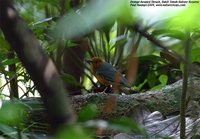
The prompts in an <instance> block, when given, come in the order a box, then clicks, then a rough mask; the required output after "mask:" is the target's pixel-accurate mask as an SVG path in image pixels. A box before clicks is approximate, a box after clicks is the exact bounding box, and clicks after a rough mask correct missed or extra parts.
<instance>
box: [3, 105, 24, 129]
mask: <svg viewBox="0 0 200 139" xmlns="http://www.w3.org/2000/svg"><path fill="white" fill-rule="evenodd" d="M24 114H25V106H24V105H22V104H16V103H12V102H5V103H3V105H2V107H1V109H0V123H3V124H7V125H13V126H14V125H15V126H16V125H18V124H19V123H20V121H21V120H23V118H25V115H24Z"/></svg>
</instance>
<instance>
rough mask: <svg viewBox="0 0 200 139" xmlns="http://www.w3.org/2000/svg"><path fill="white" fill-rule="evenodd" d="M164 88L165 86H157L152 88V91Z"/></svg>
mask: <svg viewBox="0 0 200 139" xmlns="http://www.w3.org/2000/svg"><path fill="white" fill-rule="evenodd" d="M163 87H164V85H162V84H159V85H157V86H154V87H152V88H151V91H155V90H160V89H161V88H163Z"/></svg>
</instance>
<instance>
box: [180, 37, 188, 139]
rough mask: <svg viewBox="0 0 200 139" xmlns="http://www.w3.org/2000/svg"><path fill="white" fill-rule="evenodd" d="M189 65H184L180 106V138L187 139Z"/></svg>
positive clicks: (186, 57)
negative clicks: (186, 115)
mask: <svg viewBox="0 0 200 139" xmlns="http://www.w3.org/2000/svg"><path fill="white" fill-rule="evenodd" d="M189 35H190V34H189V33H188V34H187V40H186V43H185V60H186V61H188V62H189V54H190V36H189ZM188 65H189V64H187V63H184V69H183V85H182V95H181V106H180V123H181V125H180V138H181V139H185V138H186V135H185V126H186V124H185V111H186V100H187V85H188V68H189V67H188Z"/></svg>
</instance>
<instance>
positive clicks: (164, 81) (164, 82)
mask: <svg viewBox="0 0 200 139" xmlns="http://www.w3.org/2000/svg"><path fill="white" fill-rule="evenodd" d="M159 81H160V82H161V84H162V85H166V84H167V81H168V77H167V75H164V74H162V75H160V77H159Z"/></svg>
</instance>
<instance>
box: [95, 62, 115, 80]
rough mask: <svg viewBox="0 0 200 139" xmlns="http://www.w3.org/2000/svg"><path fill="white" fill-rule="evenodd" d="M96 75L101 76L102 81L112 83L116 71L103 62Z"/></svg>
mask: <svg viewBox="0 0 200 139" xmlns="http://www.w3.org/2000/svg"><path fill="white" fill-rule="evenodd" d="M96 73H97V74H98V75H100V76H102V77H103V78H104V79H106V80H108V81H110V82H114V81H115V77H116V75H117V70H116V69H114V68H113V66H112V65H111V64H109V63H107V62H104V63H103V64H102V65H101V67H99V68H98V69H97V71H96Z"/></svg>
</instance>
